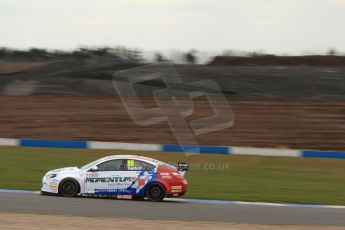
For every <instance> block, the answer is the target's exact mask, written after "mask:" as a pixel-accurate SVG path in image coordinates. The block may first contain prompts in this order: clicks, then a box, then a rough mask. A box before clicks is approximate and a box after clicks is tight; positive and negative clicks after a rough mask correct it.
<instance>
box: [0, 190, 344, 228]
mask: <svg viewBox="0 0 345 230" xmlns="http://www.w3.org/2000/svg"><path fill="white" fill-rule="evenodd" d="M0 212H7V213H31V214H59V215H73V216H95V217H116V218H137V219H159V220H186V221H209V222H229V223H248V224H274V225H275V224H282V225H333V226H344V225H345V218H344V217H345V209H344V208H327V207H318V206H315V207H310V206H305V207H303V206H274V205H272V206H265V205H253V204H217V203H214V204H212V203H197V202H182V201H164V202H160V203H154V202H148V201H127V200H113V199H98V198H64V197H56V196H42V195H38V194H33V193H7V192H5V193H0Z"/></svg>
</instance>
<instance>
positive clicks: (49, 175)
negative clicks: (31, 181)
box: [46, 173, 57, 179]
mask: <svg viewBox="0 0 345 230" xmlns="http://www.w3.org/2000/svg"><path fill="white" fill-rule="evenodd" d="M56 176H57V174H56V173H52V174H48V175H46V179H52V178H55V177H56Z"/></svg>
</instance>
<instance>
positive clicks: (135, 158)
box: [100, 155, 158, 164]
mask: <svg viewBox="0 0 345 230" xmlns="http://www.w3.org/2000/svg"><path fill="white" fill-rule="evenodd" d="M116 159H133V160H144V161H147V162H150V163H154V164H158V160H155V159H153V158H150V157H144V156H139V155H112V156H106V157H103V158H101V159H100V160H101V161H106V160H116Z"/></svg>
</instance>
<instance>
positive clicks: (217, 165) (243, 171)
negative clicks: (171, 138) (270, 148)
mask: <svg viewBox="0 0 345 230" xmlns="http://www.w3.org/2000/svg"><path fill="white" fill-rule="evenodd" d="M115 154H139V155H144V156H149V157H152V158H155V159H159V160H162V161H165V162H170V163H176V162H178V161H185V162H188V163H189V164H190V165H191V170H190V171H189V172H188V173H187V179H188V182H189V190H188V193H187V194H186V196H185V197H186V198H187V197H188V198H201V199H221V200H241V201H262V202H288V203H309V204H337V205H345V192H344V191H345V176H344V175H345V167H344V163H345V161H344V160H339V159H312V158H291V157H262V156H235V155H214V154H196V155H192V156H185V155H184V154H183V153H163V152H140V153H138V151H124V150H82V149H50V148H23V147H0V159H1V164H0V172H1V173H0V188H6V189H28V190H39V189H40V186H41V179H42V176H43V175H44V174H45V172H46V171H48V170H51V169H55V168H61V167H66V166H81V165H84V164H86V163H88V162H91V161H93V160H95V159H98V158H100V157H103V156H107V155H115Z"/></svg>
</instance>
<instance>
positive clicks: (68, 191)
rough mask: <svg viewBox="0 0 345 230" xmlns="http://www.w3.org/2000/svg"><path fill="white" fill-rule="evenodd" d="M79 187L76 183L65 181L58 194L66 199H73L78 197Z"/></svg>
mask: <svg viewBox="0 0 345 230" xmlns="http://www.w3.org/2000/svg"><path fill="white" fill-rule="evenodd" d="M78 193H79V185H78V183H77V182H76V181H73V180H66V181H64V182H63V183H62V184H61V186H60V194H61V195H62V196H66V197H73V196H76V195H78Z"/></svg>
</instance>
